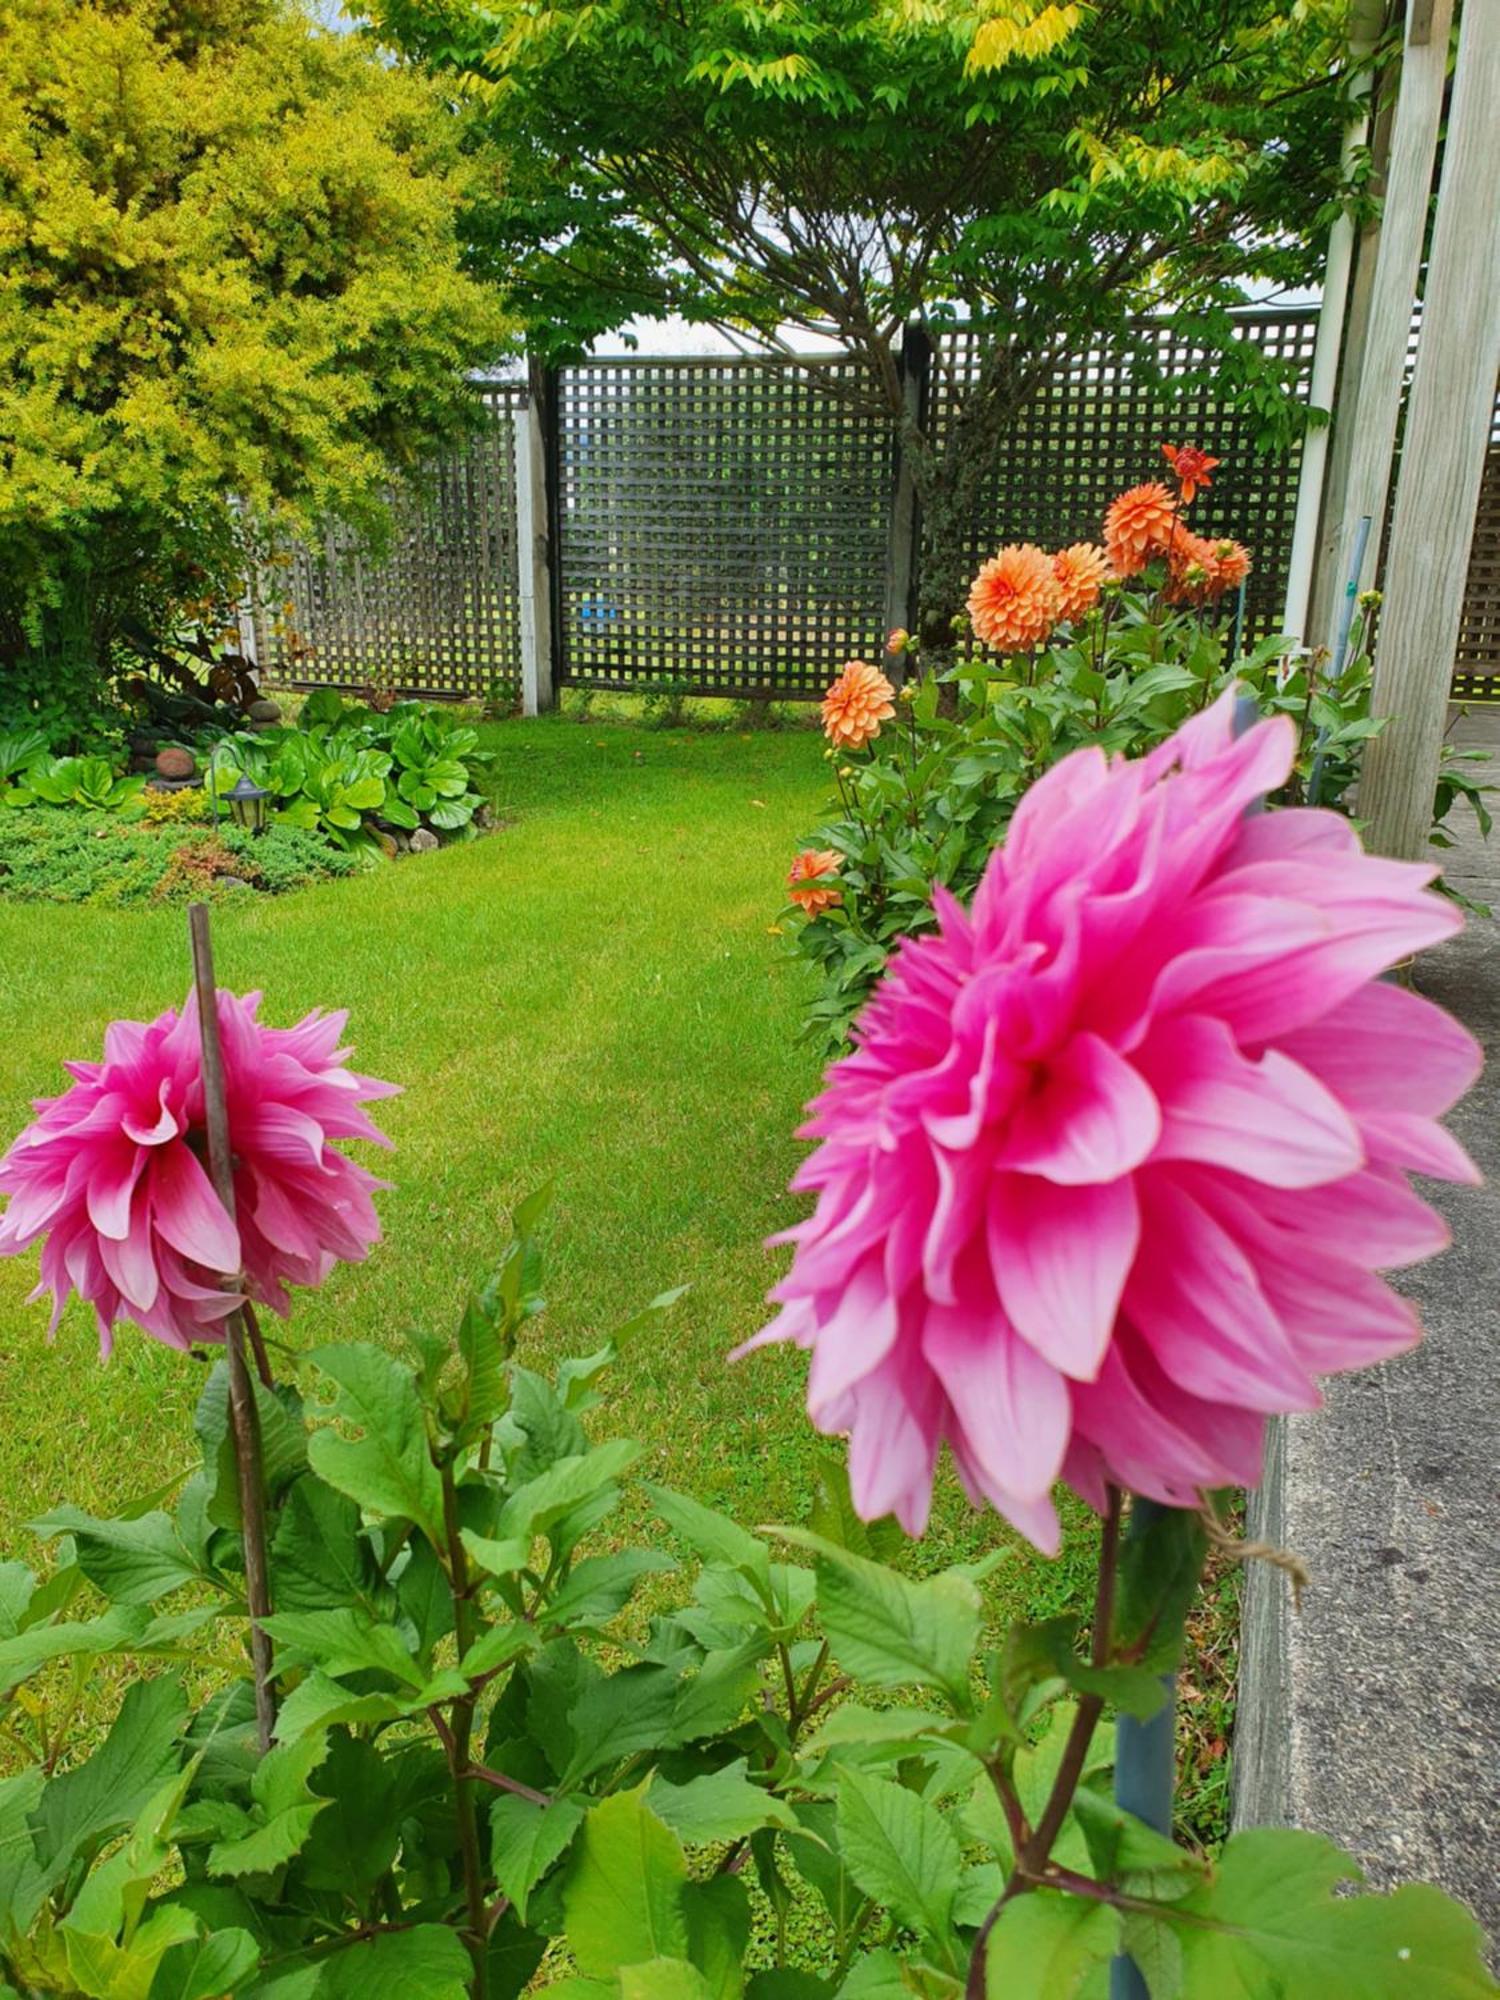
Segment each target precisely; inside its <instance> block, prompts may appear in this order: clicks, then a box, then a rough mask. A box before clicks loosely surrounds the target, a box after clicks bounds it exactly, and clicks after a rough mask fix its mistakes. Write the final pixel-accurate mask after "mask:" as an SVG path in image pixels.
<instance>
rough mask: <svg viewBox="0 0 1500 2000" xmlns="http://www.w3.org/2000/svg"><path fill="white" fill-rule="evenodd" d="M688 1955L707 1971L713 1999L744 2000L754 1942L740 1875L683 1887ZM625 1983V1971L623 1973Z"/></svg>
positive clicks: (705, 1976) (716, 1877) (707, 1987)
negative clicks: (747, 1957)
mask: <svg viewBox="0 0 1500 2000" xmlns="http://www.w3.org/2000/svg"><path fill="white" fill-rule="evenodd" d="M682 1909H683V1915H684V1916H685V1917H686V1918H687V1927H688V1956H689V1958H690V1959H691V1961H692V1963H693V1965H694V1966H695V1967H697V1968H698V1969H699V1970H700V1971H701V1972H702V1975H703V1980H704V1987H705V1991H706V1992H707V1994H708V1996H709V2000H740V1995H741V1994H742V1993H743V1992H744V1990H745V1953H746V1952H747V1950H748V1949H749V1946H750V1895H749V1891H748V1890H747V1889H746V1887H745V1885H744V1883H743V1882H742V1881H741V1880H740V1879H739V1877H738V1876H737V1875H710V1876H709V1877H708V1879H707V1880H706V1881H703V1882H688V1883H685V1884H684V1885H683V1890H682ZM621 1984H622V1986H623V1984H624V1974H623V1971H622V1974H621Z"/></svg>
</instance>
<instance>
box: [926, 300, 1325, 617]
mask: <svg viewBox="0 0 1500 2000" xmlns="http://www.w3.org/2000/svg"><path fill="white" fill-rule="evenodd" d="M1236 330H1237V334H1238V337H1239V338H1240V339H1242V340H1252V341H1254V342H1255V344H1256V345H1257V346H1258V347H1259V348H1260V349H1261V351H1262V352H1263V353H1264V354H1266V355H1267V356H1269V357H1270V358H1271V359H1273V360H1275V361H1276V362H1277V363H1279V364H1280V366H1281V369H1282V372H1283V379H1284V381H1285V383H1286V385H1287V387H1288V388H1289V389H1291V390H1293V391H1294V392H1296V393H1298V394H1302V393H1305V390H1306V386H1307V378H1308V375H1309V372H1310V370H1311V366H1312V352H1313V343H1314V341H1315V339H1316V337H1317V330H1318V315H1317V311H1316V309H1315V308H1308V309H1302V308H1297V309H1288V310H1278V311H1263V312H1255V313H1247V314H1244V315H1242V316H1241V317H1240V319H1239V321H1238V324H1237V329H1236ZM1146 338H1147V339H1148V341H1149V343H1150V346H1151V347H1152V348H1153V349H1154V362H1155V373H1157V374H1158V375H1159V376H1160V378H1161V379H1160V381H1159V382H1155V381H1152V380H1151V379H1150V374H1151V372H1152V371H1149V370H1142V369H1141V368H1140V367H1139V366H1138V365H1137V364H1135V363H1134V362H1133V361H1132V360H1131V359H1129V358H1127V357H1123V356H1121V355H1120V354H1117V353H1112V352H1111V351H1110V350H1108V349H1096V350H1091V351H1090V352H1088V353H1086V354H1082V355H1078V356H1075V357H1073V358H1070V359H1069V360H1067V361H1065V362H1063V363H1062V364H1061V365H1060V367H1059V368H1058V370H1057V372H1056V373H1055V374H1054V375H1053V376H1052V378H1051V380H1050V381H1049V382H1048V383H1047V384H1046V385H1045V387H1044V388H1043V389H1042V390H1041V391H1040V392H1039V393H1038V394H1037V395H1036V396H1035V397H1034V398H1033V400H1032V401H1031V402H1030V403H1028V405H1027V407H1026V408H1025V409H1024V410H1023V411H1022V412H1021V414H1020V415H1019V416H1018V417H1017V419H1016V420H1015V423H1014V424H1013V426H1012V427H1011V430H1010V433H1009V435H1008V436H1007V438H1006V441H1005V444H1004V447H1003V449H1002V451H1001V453H1000V455H999V457H998V459H997V462H996V465H995V469H994V473H993V475H992V477H991V479H990V481H989V484H988V490H987V493H986V497H985V501H984V504H983V507H982V509H981V510H980V513H979V515H978V516H977V518H976V519H975V521H974V524H973V538H972V542H971V546H970V554H971V555H972V557H973V560H974V563H975V565H976V567H977V565H978V564H979V563H980V562H981V561H982V560H983V559H984V558H985V557H986V556H989V555H993V554H994V552H995V549H996V548H997V547H999V546H1000V545H1002V544H1003V543H1005V542H1011V541H1032V542H1038V543H1040V544H1041V545H1042V546H1043V547H1058V546H1062V545H1065V544H1067V543H1069V542H1074V541H1082V540H1089V541H1098V540H1100V539H1101V538H1102V524H1103V517H1104V510H1105V508H1106V507H1107V506H1108V504H1109V502H1110V501H1111V500H1112V499H1113V498H1114V496H1115V495H1116V494H1117V493H1119V492H1121V491H1123V489H1124V488H1125V487H1127V486H1135V485H1138V484H1140V482H1141V481H1143V480H1147V479H1165V480H1167V481H1168V482H1170V473H1169V472H1168V469H1167V467H1166V465H1165V464H1164V462H1163V460H1162V456H1161V449H1160V447H1161V445H1162V443H1168V444H1196V445H1201V446H1202V448H1203V449H1204V450H1205V451H1207V452H1209V453H1211V454H1212V455H1213V456H1214V457H1215V458H1218V459H1221V460H1222V461H1223V463H1222V464H1221V466H1220V468H1219V470H1218V471H1217V472H1216V473H1215V474H1214V483H1213V486H1212V488H1211V489H1210V491H1208V492H1207V493H1204V494H1200V495H1199V496H1198V498H1197V499H1196V500H1195V501H1194V503H1193V507H1192V513H1191V516H1190V519H1191V523H1192V526H1193V528H1194V530H1195V531H1196V532H1197V533H1199V534H1203V535H1215V536H1217V535H1230V536H1233V537H1234V539H1235V540H1237V541H1240V542H1243V543H1244V545H1245V547H1246V548H1247V549H1248V550H1249V551H1250V556H1251V560H1252V562H1253V563H1254V569H1253V570H1252V572H1251V577H1250V582H1249V584H1248V586H1247V589H1246V593H1245V635H1246V637H1247V638H1249V639H1255V638H1259V637H1260V636H1262V635H1263V634H1265V633H1269V632H1274V631H1275V630H1276V629H1277V628H1278V626H1279V624H1280V621H1281V614H1282V605H1283V601H1284V598H1285V594H1286V573H1287V562H1288V558H1289V556H1290V554H1291V541H1292V523H1293V519H1294V517H1295V515H1296V511H1297V478H1298V472H1299V467H1300V458H1301V454H1300V451H1298V450H1293V451H1291V452H1289V453H1287V452H1276V453H1258V452H1257V451H1256V450H1255V446H1254V429H1255V426H1254V423H1253V420H1252V419H1250V418H1249V417H1247V416H1245V415H1243V414H1241V413H1239V412H1237V411H1234V410H1230V409H1226V408H1225V407H1224V405H1223V403H1222V400H1221V399H1220V398H1219V397H1217V396H1216V395H1215V393H1214V391H1213V390H1212V388H1210V387H1208V386H1206V385H1205V384H1203V383H1201V382H1194V381H1193V380H1192V379H1191V378H1192V377H1193V375H1194V374H1195V373H1196V372H1197V371H1200V370H1203V369H1204V368H1205V367H1206V366H1207V365H1208V363H1209V356H1208V355H1207V354H1206V353H1205V352H1204V351H1203V350H1202V349H1201V348H1196V347H1194V346H1193V345H1191V343H1189V342H1188V341H1186V340H1184V339H1183V338H1182V337H1181V336H1180V335H1178V334H1174V333H1173V332H1172V331H1171V330H1170V328H1168V327H1166V326H1161V327H1151V328H1148V329H1147V330H1146ZM978 366H979V340H978V338H977V337H976V336H975V335H974V334H972V333H969V332H965V331H959V332H955V333H951V334H948V335H947V336H945V339H944V344H943V351H942V353H941V355H940V356H939V357H938V359H937V361H936V362H935V364H934V367H933V371H932V383H931V392H930V403H929V424H930V426H931V428H932V429H933V431H934V432H935V433H936V435H937V436H938V438H939V439H941V438H942V437H943V435H944V434H945V433H946V431H947V430H948V429H949V427H950V426H951V424H952V423H953V420H954V417H955V416H956V414H957V411H958V409H959V407H960V405H961V400H962V397H963V394H964V392H965V390H966V388H967V385H968V384H969V382H971V381H972V380H973V378H974V376H975V374H976V372H977V370H978ZM1185 378H1187V379H1185Z"/></svg>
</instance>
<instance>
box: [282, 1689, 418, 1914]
mask: <svg viewBox="0 0 1500 2000" xmlns="http://www.w3.org/2000/svg"><path fill="white" fill-rule="evenodd" d="M309 1783H310V1786H311V1789H312V1790H313V1791H314V1792H315V1793H316V1794H317V1795H318V1796H319V1797H320V1798H324V1799H327V1800H328V1805H327V1807H326V1808H325V1809H324V1811H322V1812H321V1813H319V1814H318V1816H317V1818H316V1819H315V1820H314V1821H313V1826H312V1831H311V1833H310V1834H309V1836H308V1839H307V1842H306V1845H305V1846H304V1847H303V1849H302V1859H301V1864H300V1869H299V1873H300V1875H301V1877H302V1880H303V1881H305V1882H306V1883H307V1885H308V1887H309V1888H312V1889H334V1890H338V1891H339V1892H340V1893H341V1894H346V1895H352V1896H354V1897H355V1898H356V1899H360V1898H363V1897H364V1896H365V1895H366V1894H367V1893H368V1891H369V1890H370V1889H372V1888H373V1887H374V1886H375V1884H376V1883H377V1882H378V1881H379V1880H380V1878H381V1876H382V1875H384V1873H385V1871H386V1870H387V1869H388V1868H389V1867H390V1865H391V1863H392V1862H393V1861H394V1860H395V1858H396V1849H397V1845H398V1843H399V1839H400V1827H399V1824H398V1820H397V1816H396V1777H395V1772H394V1769H393V1767H392V1765H391V1763H390V1762H389V1760H388V1759H386V1758H385V1757H383V1756H382V1755H381V1753H380V1751H379V1750H378V1749H377V1748H376V1747H375V1745H374V1744H373V1743H369V1742H366V1741H364V1740H363V1739H361V1738H359V1737H354V1736H350V1735H349V1734H348V1733H347V1732H346V1731H344V1730H342V1729H341V1730H338V1731H336V1732H335V1733H334V1734H333V1735H332V1736H331V1737H330V1738H329V1742H328V1755H327V1757H326V1758H325V1759H324V1760H323V1762H322V1763H321V1764H320V1765H319V1766H318V1768H317V1771H316V1772H315V1773H314V1775H313V1777H312V1778H311V1779H310V1781H309Z"/></svg>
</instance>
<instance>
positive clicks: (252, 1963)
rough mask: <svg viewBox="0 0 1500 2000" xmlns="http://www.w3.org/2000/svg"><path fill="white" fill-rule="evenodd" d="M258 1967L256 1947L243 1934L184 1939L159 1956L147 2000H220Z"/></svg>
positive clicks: (233, 1932)
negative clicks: (159, 1960)
mask: <svg viewBox="0 0 1500 2000" xmlns="http://www.w3.org/2000/svg"><path fill="white" fill-rule="evenodd" d="M259 1963H260V1946H259V1945H258V1944H257V1943H256V1941H255V1939H254V1938H253V1937H252V1936H251V1934H250V1933H249V1931H245V1930H237V1929H231V1930H225V1931H216V1932H215V1933H214V1934H213V1936H212V1937H200V1938H185V1939H184V1940H183V1941H182V1942H181V1943H180V1944H174V1945H172V1946H170V1947H169V1948H168V1950H167V1951H165V1952H164V1953H163V1954H162V1960H161V1963H160V1964H159V1965H158V1966H157V1968H156V1976H155V1978H154V1979H153V1980H152V1981H151V1989H150V1992H149V1993H148V1995H147V2000H222V1996H224V1995H225V1994H230V1993H233V1992H234V1991H235V1989H236V1988H237V1987H239V1986H241V1985H243V1984H244V1982H245V1981H246V1980H247V1979H248V1978H249V1977H250V1975H251V1973H252V1972H254V1971H255V1969H256V1967H257V1966H258V1965H259Z"/></svg>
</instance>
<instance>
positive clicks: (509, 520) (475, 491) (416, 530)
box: [254, 384, 525, 698]
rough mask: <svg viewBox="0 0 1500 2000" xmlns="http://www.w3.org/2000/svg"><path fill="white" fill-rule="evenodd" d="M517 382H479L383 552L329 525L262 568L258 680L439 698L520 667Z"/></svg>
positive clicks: (509, 677) (467, 691) (487, 687)
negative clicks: (465, 417) (483, 418)
mask: <svg viewBox="0 0 1500 2000" xmlns="http://www.w3.org/2000/svg"><path fill="white" fill-rule="evenodd" d="M524 393H525V392H524V391H523V390H522V389H521V388H520V387H519V386H517V385H510V384H500V385H495V386H491V387H487V388H486V389H485V390H484V391H483V399H484V402H485V405H486V408H487V411H488V422H487V423H486V424H485V425H484V427H483V428H482V429H481V430H479V431H478V432H476V434H475V435H474V436H473V437H472V438H471V439H470V440H469V441H468V443H467V444H466V445H465V447H464V448H463V449H462V450H461V451H457V452H453V453H450V454H449V455H448V456H446V457H445V458H443V459H441V460H440V461H439V462H438V463H437V465H436V466H435V467H434V468H433V470H432V473H431V476H430V478H429V479H428V480H427V481H426V482H424V490H423V491H422V492H421V493H420V494H419V495H413V496H411V497H409V498H403V499H401V500H399V501H398V502H397V503H396V508H395V524H394V529H393V533H392V538H391V544H390V548H389V551H388V554H387V556H386V558H385V559H384V560H383V561H380V562H375V561H372V560H371V559H370V558H369V557H368V556H365V555H362V554H361V553H360V552H359V550H358V549H357V547H356V546H355V544H354V543H353V541H352V540H351V538H350V537H349V536H348V535H347V534H346V533H342V532H339V531H335V532H333V533H331V534H330V535H329V537H328V539H327V542H326V544H325V546H324V547H323V548H322V549H321V550H318V551H309V550H301V549H298V550H293V551H291V552H289V560H288V561H287V563H286V564H285V566H284V567H278V568H276V569H274V570H271V571H269V572H268V573H267V574H266V575H265V576H263V577H262V578H261V579H260V586H259V591H258V598H257V602H256V605H255V608H254V622H255V634H256V648H257V654H258V658H259V660H260V663H261V668H262V671H263V673H264V675H265V678H266V679H267V680H269V681H273V682H278V683H281V684H283V685H287V684H289V685H292V686H300V687H318V686H327V687H346V688H362V687H366V686H370V685H372V684H373V685H375V686H377V687H381V688H388V689H392V690H394V691H395V692H397V693H400V694H419V695H426V696H436V697H439V698H444V697H448V698H451V697H455V696H464V695H469V696H474V695H484V694H486V693H488V692H490V691H491V690H492V689H494V688H495V687H496V686H497V685H512V686H513V685H515V684H516V683H517V682H518V681H519V679H520V673H521V635H520V619H519V603H518V598H517V583H516V481H515V416H516V412H517V410H518V408H519V407H520V406H521V403H522V402H523V400H524Z"/></svg>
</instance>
